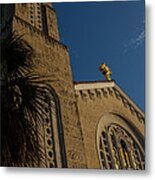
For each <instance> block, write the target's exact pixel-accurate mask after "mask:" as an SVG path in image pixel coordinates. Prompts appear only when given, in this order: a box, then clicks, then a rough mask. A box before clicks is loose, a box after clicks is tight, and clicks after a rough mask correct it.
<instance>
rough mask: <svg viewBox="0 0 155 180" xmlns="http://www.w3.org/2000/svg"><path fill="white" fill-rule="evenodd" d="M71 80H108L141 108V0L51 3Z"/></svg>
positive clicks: (142, 43) (142, 32)
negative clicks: (108, 73) (104, 70)
mask: <svg viewBox="0 0 155 180" xmlns="http://www.w3.org/2000/svg"><path fill="white" fill-rule="evenodd" d="M53 5H54V9H55V10H56V12H57V18H58V24H59V32H60V38H61V42H62V43H64V44H65V45H67V46H68V48H69V53H70V61H71V66H72V71H73V79H74V80H75V81H95V80H103V79H104V77H103V75H102V74H101V72H100V71H99V65H100V64H101V63H103V62H106V63H107V64H108V65H109V67H110V68H111V70H112V71H113V75H112V79H114V80H115V81H116V83H117V84H118V85H119V86H120V87H121V89H123V90H124V91H125V92H126V93H127V94H128V95H129V96H130V97H131V99H133V100H134V102H135V103H136V104H137V105H138V106H139V107H140V108H141V109H142V110H144V23H145V22H144V21H145V20H144V1H143V0H141V1H125V2H121V1H117V2H89V3H88V2H78V3H53Z"/></svg>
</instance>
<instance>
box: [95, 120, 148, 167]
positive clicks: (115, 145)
mask: <svg viewBox="0 0 155 180" xmlns="http://www.w3.org/2000/svg"><path fill="white" fill-rule="evenodd" d="M98 129H99V130H98V131H97V136H98V137H97V141H98V143H97V144H98V155H99V161H100V166H101V168H103V169H144V168H145V167H144V153H143V150H142V148H141V147H140V145H139V143H137V141H136V140H135V138H133V136H132V135H131V133H129V132H128V130H126V129H125V128H124V127H122V126H120V125H119V124H116V123H113V122H111V123H110V124H107V125H106V123H105V124H104V125H103V124H102V125H99V127H98Z"/></svg>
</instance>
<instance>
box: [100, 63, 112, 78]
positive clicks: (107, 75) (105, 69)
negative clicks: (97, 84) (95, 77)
mask: <svg viewBox="0 0 155 180" xmlns="http://www.w3.org/2000/svg"><path fill="white" fill-rule="evenodd" d="M99 69H100V71H101V72H102V74H103V75H104V77H105V79H106V80H107V81H111V74H112V71H111V70H110V68H109V67H108V66H107V65H106V63H103V64H101V65H100V67H99Z"/></svg>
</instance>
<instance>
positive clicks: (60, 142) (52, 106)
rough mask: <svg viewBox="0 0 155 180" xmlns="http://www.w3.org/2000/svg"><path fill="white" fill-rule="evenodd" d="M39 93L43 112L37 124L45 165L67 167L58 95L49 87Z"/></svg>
mask: <svg viewBox="0 0 155 180" xmlns="http://www.w3.org/2000/svg"><path fill="white" fill-rule="evenodd" d="M41 93H42V95H43V98H44V101H43V102H45V103H43V102H41V105H42V108H43V109H44V111H45V113H44V115H43V116H42V119H43V121H42V122H43V124H42V125H41V126H39V128H38V131H39V133H40V132H41V141H40V142H41V144H42V146H43V151H44V153H43V154H44V157H43V159H44V161H45V166H46V167H50V168H53V167H59V168H61V167H67V163H66V153H65V145H64V136H63V127H62V121H61V111H60V104H59V99H58V96H57V94H56V92H55V91H54V90H53V89H52V88H51V87H50V88H49V87H48V89H45V92H41Z"/></svg>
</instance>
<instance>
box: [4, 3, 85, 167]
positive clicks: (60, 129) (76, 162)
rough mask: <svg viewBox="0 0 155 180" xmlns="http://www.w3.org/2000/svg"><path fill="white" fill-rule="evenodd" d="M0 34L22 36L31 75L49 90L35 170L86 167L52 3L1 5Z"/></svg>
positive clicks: (68, 70) (66, 55)
mask: <svg viewBox="0 0 155 180" xmlns="http://www.w3.org/2000/svg"><path fill="white" fill-rule="evenodd" d="M2 10H3V12H2V14H3V16H2V25H1V32H2V33H1V34H2V36H3V38H4V37H5V36H7V35H8V34H9V33H11V32H14V31H15V32H17V33H18V34H19V35H22V38H23V39H24V40H26V41H27V42H28V43H29V44H30V45H31V47H32V48H33V50H34V54H35V56H34V58H33V60H32V61H33V72H34V73H36V74H38V75H39V76H40V77H41V78H44V80H48V85H49V86H50V87H51V94H48V97H49V99H48V100H49V101H50V102H49V105H50V107H49V108H45V107H44V106H42V108H45V111H47V115H46V117H43V121H44V123H43V125H42V127H40V129H39V130H38V131H39V133H41V136H42V139H41V140H40V143H41V145H42V147H43V149H44V153H43V156H44V164H41V163H39V164H35V165H34V164H32V166H35V167H59V168H60V167H69V168H85V167H87V165H86V158H85V151H84V144H83V137H82V129H81V124H80V120H79V115H78V110H77V104H76V98H75V92H74V84H73V78H72V70H71V65H70V58H69V52H68V48H67V46H66V45H64V44H62V43H61V41H60V38H59V31H58V24H57V17H56V12H55V10H54V9H53V7H52V4H51V3H26V4H25V3H19V4H7V5H3V6H2Z"/></svg>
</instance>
